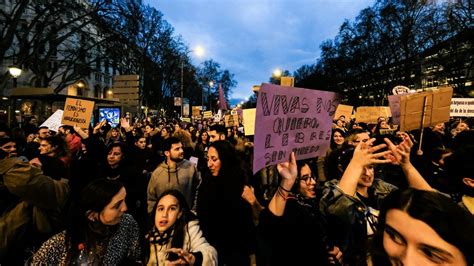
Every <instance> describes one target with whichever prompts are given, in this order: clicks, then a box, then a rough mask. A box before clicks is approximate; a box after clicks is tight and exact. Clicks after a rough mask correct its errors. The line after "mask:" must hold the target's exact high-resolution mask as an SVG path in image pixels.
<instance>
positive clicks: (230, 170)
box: [209, 140, 247, 194]
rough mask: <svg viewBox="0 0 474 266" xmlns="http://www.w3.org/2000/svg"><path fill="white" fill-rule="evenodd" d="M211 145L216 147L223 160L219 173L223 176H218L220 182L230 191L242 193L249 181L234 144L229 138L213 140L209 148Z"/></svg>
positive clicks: (220, 158)
mask: <svg viewBox="0 0 474 266" xmlns="http://www.w3.org/2000/svg"><path fill="white" fill-rule="evenodd" d="M211 147H213V148H214V149H216V151H217V153H218V155H219V160H220V161H221V168H220V170H219V174H218V175H219V176H220V177H222V178H217V180H218V182H220V183H222V184H221V185H222V186H226V187H227V189H229V190H230V191H232V192H235V193H240V194H241V193H242V191H243V188H244V185H245V183H246V182H247V177H246V174H245V171H244V170H243V168H242V161H241V160H240V158H239V157H238V156H237V152H236V151H235V148H234V146H233V145H232V144H231V143H230V142H228V141H227V140H218V141H214V142H212V143H211V144H210V146H209V149H210V148H211Z"/></svg>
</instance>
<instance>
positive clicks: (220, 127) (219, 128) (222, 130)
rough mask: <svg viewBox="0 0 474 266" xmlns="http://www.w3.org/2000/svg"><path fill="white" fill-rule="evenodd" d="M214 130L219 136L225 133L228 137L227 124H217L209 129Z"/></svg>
mask: <svg viewBox="0 0 474 266" xmlns="http://www.w3.org/2000/svg"><path fill="white" fill-rule="evenodd" d="M214 130H215V131H216V133H217V134H218V135H219V136H220V135H224V136H226V138H227V129H226V128H225V126H223V125H218V124H216V125H212V126H210V127H209V131H214Z"/></svg>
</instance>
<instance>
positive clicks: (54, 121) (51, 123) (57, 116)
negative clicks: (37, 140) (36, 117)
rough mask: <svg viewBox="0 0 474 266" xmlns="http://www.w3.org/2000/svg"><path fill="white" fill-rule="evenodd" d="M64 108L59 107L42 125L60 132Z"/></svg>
mask: <svg viewBox="0 0 474 266" xmlns="http://www.w3.org/2000/svg"><path fill="white" fill-rule="evenodd" d="M63 113H64V112H63V110H61V109H58V110H56V112H54V114H52V115H51V116H50V117H48V119H46V121H44V123H43V124H41V126H40V127H48V129H49V130H53V131H56V132H58V128H59V127H60V126H61V119H62V118H63Z"/></svg>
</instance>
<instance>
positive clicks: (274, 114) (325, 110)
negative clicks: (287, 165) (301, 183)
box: [253, 84, 339, 173]
mask: <svg viewBox="0 0 474 266" xmlns="http://www.w3.org/2000/svg"><path fill="white" fill-rule="evenodd" d="M338 105H339V99H338V98H337V97H336V94H335V93H334V92H328V91H318V90H310V89H303V88H289V87H281V86H277V85H273V84H263V85H262V87H261V89H260V92H259V96H258V97H257V110H256V120H255V124H256V125H258V127H255V138H254V143H255V147H254V160H253V172H254V173H256V172H257V171H258V170H260V169H262V168H264V167H266V166H269V165H275V164H278V163H281V162H287V161H288V160H289V158H290V154H291V152H294V153H295V156H296V159H297V160H301V159H307V158H313V157H315V156H321V155H324V154H326V151H327V149H328V147H329V141H330V138H331V126H332V117H333V116H334V113H335V112H336V108H337V106H338Z"/></svg>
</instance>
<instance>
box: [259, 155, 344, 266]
mask: <svg viewBox="0 0 474 266" xmlns="http://www.w3.org/2000/svg"><path fill="white" fill-rule="evenodd" d="M307 162H308V161H298V162H296V159H295V155H294V153H291V156H290V161H289V162H287V163H280V164H279V165H278V166H277V168H278V172H279V174H280V176H281V178H282V181H281V183H280V185H279V187H278V189H277V192H276V193H275V195H274V196H273V198H272V200H271V201H270V204H269V205H268V208H267V209H264V210H263V211H262V213H261V216H260V223H259V231H260V232H261V233H262V236H263V238H264V239H265V240H266V242H267V243H269V245H270V246H271V252H270V253H269V254H271V258H269V265H328V264H335V263H336V262H339V263H340V262H341V261H342V252H340V250H339V248H338V247H335V246H334V245H333V244H332V241H330V239H328V237H327V235H326V231H327V230H326V223H325V220H324V217H323V216H322V214H321V212H320V211H319V206H318V204H319V199H318V196H319V195H317V194H316V193H317V192H316V177H315V176H314V174H313V173H312V171H311V168H310V167H309V165H308V164H307ZM282 229H284V230H282ZM305 242H306V243H305ZM308 242H309V243H310V244H307V243H308ZM282 243H291V245H282Z"/></svg>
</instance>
